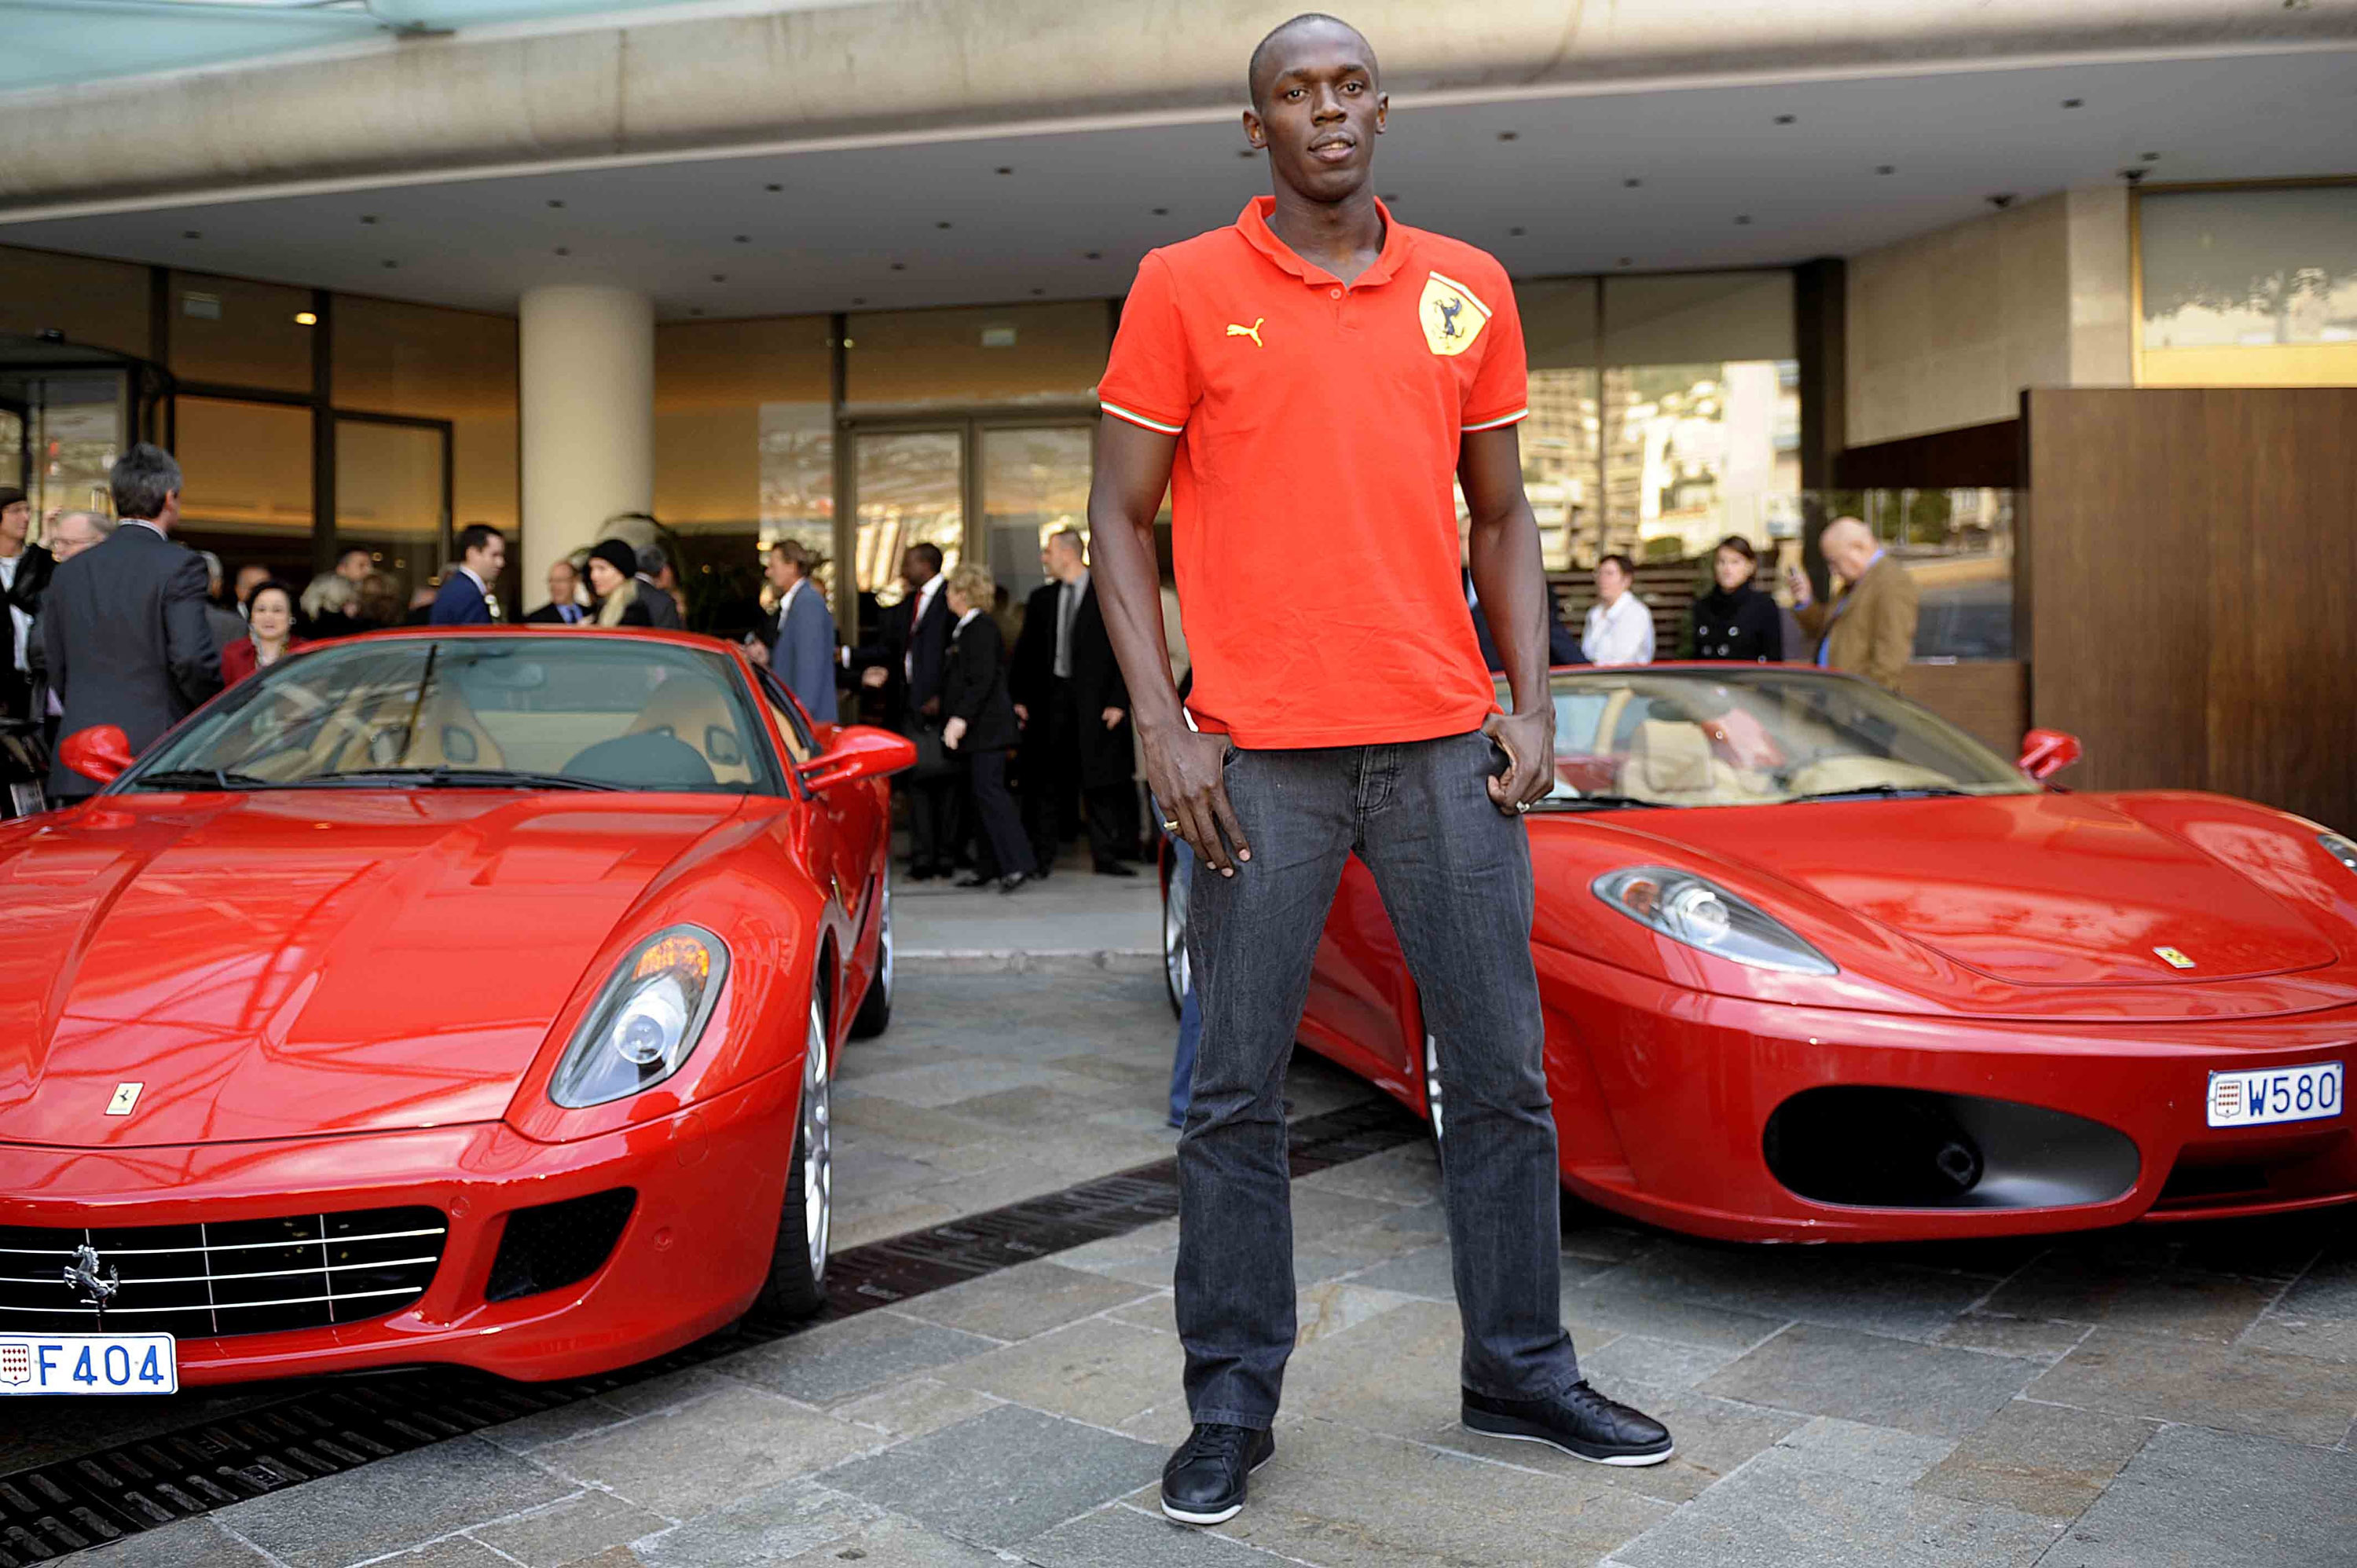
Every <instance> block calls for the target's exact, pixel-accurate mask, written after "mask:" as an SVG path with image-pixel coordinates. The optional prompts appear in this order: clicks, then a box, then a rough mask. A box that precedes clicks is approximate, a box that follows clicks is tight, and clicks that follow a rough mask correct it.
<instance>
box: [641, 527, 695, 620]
mask: <svg viewBox="0 0 2357 1568" xmlns="http://www.w3.org/2000/svg"><path fill="white" fill-rule="evenodd" d="M638 554H639V573H638V584H639V603H640V604H642V605H644V606H646V607H647V619H648V620H650V621H651V622H652V623H653V624H654V626H655V627H656V628H657V629H659V630H662V631H685V630H686V629H687V622H686V621H685V620H683V619H682V618H681V617H680V613H679V601H678V600H677V599H675V598H673V596H672V589H673V586H675V585H677V583H678V582H679V578H678V576H677V575H675V574H674V573H673V571H672V569H671V557H670V556H668V555H666V554H664V553H663V547H662V545H660V544H641V545H640V546H639V548H638Z"/></svg>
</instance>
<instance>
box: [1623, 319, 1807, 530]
mask: <svg viewBox="0 0 2357 1568" xmlns="http://www.w3.org/2000/svg"><path fill="white" fill-rule="evenodd" d="M1599 414H1600V423H1601V428H1602V440H1603V446H1604V476H1603V485H1604V507H1603V511H1604V526H1603V531H1602V540H1601V543H1600V550H1602V551H1616V550H1617V551H1620V552H1623V553H1628V554H1631V555H1633V556H1635V557H1637V558H1638V559H1639V560H1641V561H1643V560H1654V561H1663V560H1667V561H1677V560H1686V559H1691V558H1693V557H1695V556H1699V555H1704V554H1707V553H1709V551H1710V549H1711V547H1712V546H1713V545H1714V544H1715V543H1716V542H1717V541H1718V540H1720V539H1722V538H1725V537H1726V536H1727V534H1730V533H1740V534H1742V535H1743V536H1744V537H1745V538H1747V539H1749V540H1751V541H1752V542H1754V543H1755V544H1764V543H1766V542H1769V541H1770V539H1776V538H1786V537H1792V536H1793V535H1794V534H1796V533H1797V532H1798V528H1799V518H1798V514H1797V511H1796V510H1795V507H1794V503H1793V501H1792V493H1793V492H1794V491H1795V490H1796V489H1798V488H1799V485H1800V478H1801V464H1800V423H1801V413H1800V369H1799V366H1798V365H1797V364H1795V363H1794V362H1793V361H1792V360H1722V361H1716V362H1706V363H1697V364H1670V365H1615V366H1611V367H1609V368H1608V369H1606V370H1605V371H1604V372H1603V378H1602V403H1601V407H1600V409H1599ZM1584 564H1586V563H1584Z"/></svg>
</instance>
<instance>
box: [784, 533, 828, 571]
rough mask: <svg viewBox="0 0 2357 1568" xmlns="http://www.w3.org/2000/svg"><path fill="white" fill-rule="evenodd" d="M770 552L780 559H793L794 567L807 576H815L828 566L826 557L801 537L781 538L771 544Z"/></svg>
mask: <svg viewBox="0 0 2357 1568" xmlns="http://www.w3.org/2000/svg"><path fill="white" fill-rule="evenodd" d="M770 555H771V556H772V557H773V558H775V559H778V560H781V561H791V562H792V563H793V564H794V569H795V570H796V571H798V572H800V573H801V574H802V575H803V576H805V577H811V576H815V575H818V573H819V572H821V571H822V570H823V569H824V568H825V566H826V557H825V556H823V555H822V554H820V553H818V552H817V551H815V550H813V549H812V548H811V547H810V546H809V545H807V544H804V543H803V542H802V541H801V540H799V539H780V540H779V541H778V542H776V543H775V544H772V545H770Z"/></svg>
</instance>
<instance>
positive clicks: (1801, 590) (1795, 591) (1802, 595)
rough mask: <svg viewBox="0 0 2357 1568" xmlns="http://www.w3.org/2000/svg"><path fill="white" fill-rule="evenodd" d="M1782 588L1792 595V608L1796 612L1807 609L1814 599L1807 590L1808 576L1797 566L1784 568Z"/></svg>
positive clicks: (1813, 595)
mask: <svg viewBox="0 0 2357 1568" xmlns="http://www.w3.org/2000/svg"><path fill="white" fill-rule="evenodd" d="M1784 587H1785V589H1786V590H1787V591H1788V592H1790V593H1791V594H1792V607H1793V608H1794V609H1796V610H1804V609H1807V608H1808V607H1809V602H1810V601H1811V600H1812V599H1813V598H1815V597H1816V595H1815V594H1813V593H1812V592H1811V591H1810V588H1809V575H1808V574H1807V573H1805V572H1803V571H1802V570H1801V569H1800V568H1799V567H1798V566H1792V565H1787V566H1786V567H1785V568H1784Z"/></svg>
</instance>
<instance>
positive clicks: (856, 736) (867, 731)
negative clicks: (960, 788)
mask: <svg viewBox="0 0 2357 1568" xmlns="http://www.w3.org/2000/svg"><path fill="white" fill-rule="evenodd" d="M916 765H917V743H916V742H915V741H912V740H910V739H909V737H908V736H904V735H894V734H893V733H892V732H891V731H890V730H888V729H877V727H876V726H875V725H844V726H843V728H841V729H839V730H837V731H835V733H834V742H833V744H831V745H829V746H827V748H826V749H825V750H824V751H823V752H820V753H819V754H818V755H817V756H816V757H812V758H811V759H810V760H809V761H808V762H805V763H803V764H802V767H801V768H800V769H798V771H799V772H800V773H801V774H802V782H803V783H805V784H807V785H809V786H810V787H811V788H812V789H833V788H834V786H835V785H837V784H847V783H849V782H851V780H853V779H882V778H886V777H888V776H889V775H891V774H894V773H899V772H901V771H903V770H905V769H907V768H914V767H915V766H916Z"/></svg>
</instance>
